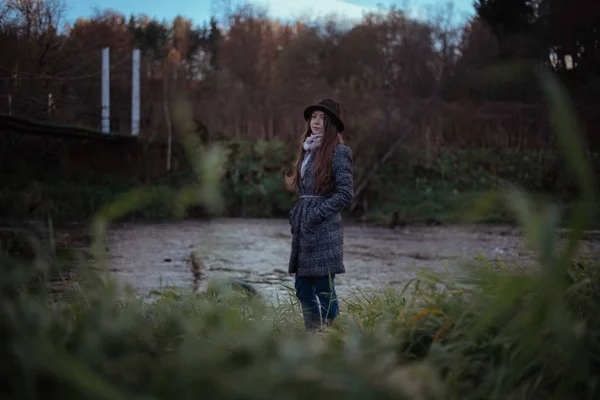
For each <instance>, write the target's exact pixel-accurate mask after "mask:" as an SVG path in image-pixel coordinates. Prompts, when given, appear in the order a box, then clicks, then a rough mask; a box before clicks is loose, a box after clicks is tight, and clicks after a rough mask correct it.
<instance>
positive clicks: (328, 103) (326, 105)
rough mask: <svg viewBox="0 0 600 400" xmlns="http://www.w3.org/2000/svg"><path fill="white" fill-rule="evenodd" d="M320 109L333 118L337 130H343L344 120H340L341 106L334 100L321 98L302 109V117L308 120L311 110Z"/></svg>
mask: <svg viewBox="0 0 600 400" xmlns="http://www.w3.org/2000/svg"><path fill="white" fill-rule="evenodd" d="M315 110H320V111H323V112H325V113H327V114H328V115H329V116H330V117H331V118H332V120H333V123H334V124H335V126H336V127H337V130H338V132H340V133H341V132H343V131H344V122H343V121H342V106H340V103H338V102H337V101H335V100H332V99H323V100H321V101H320V102H318V103H317V104H314V105H312V106H308V107H306V109H305V110H304V119H305V120H306V121H308V119H309V118H310V116H311V115H312V113H313V111H315Z"/></svg>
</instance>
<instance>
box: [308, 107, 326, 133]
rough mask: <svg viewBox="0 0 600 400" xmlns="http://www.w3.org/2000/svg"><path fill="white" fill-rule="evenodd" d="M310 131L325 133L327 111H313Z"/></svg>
mask: <svg viewBox="0 0 600 400" xmlns="http://www.w3.org/2000/svg"><path fill="white" fill-rule="evenodd" d="M310 131H311V132H312V133H315V134H317V135H319V134H323V133H325V113H324V112H323V111H313V113H312V116H311V117H310Z"/></svg>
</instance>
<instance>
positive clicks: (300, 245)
mask: <svg viewBox="0 0 600 400" xmlns="http://www.w3.org/2000/svg"><path fill="white" fill-rule="evenodd" d="M352 167H353V161H352V150H351V149H350V148H349V147H348V146H346V145H344V144H338V145H336V147H335V149H334V151H333V159H332V173H333V179H332V190H331V191H330V192H329V194H327V195H326V196H318V195H316V194H315V190H316V180H315V171H314V157H311V159H310V160H309V161H308V164H307V166H306V170H305V172H304V175H303V176H302V177H301V179H300V182H299V183H298V189H297V190H298V194H299V195H300V198H299V200H298V202H297V203H296V204H295V205H294V207H293V208H292V209H291V211H290V214H289V220H290V226H291V229H292V251H291V255H290V263H289V269H288V271H289V272H290V273H294V274H296V276H301V277H323V276H328V275H329V274H331V275H335V274H342V273H344V272H346V269H345V267H344V232H343V226H342V216H341V214H340V211H342V210H343V209H344V208H345V207H346V206H348V205H349V204H350V203H351V202H352V199H353V197H354V180H353V176H352Z"/></svg>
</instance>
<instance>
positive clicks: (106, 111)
mask: <svg viewBox="0 0 600 400" xmlns="http://www.w3.org/2000/svg"><path fill="white" fill-rule="evenodd" d="M102 133H107V134H108V133H110V63H109V48H108V47H105V48H103V49H102Z"/></svg>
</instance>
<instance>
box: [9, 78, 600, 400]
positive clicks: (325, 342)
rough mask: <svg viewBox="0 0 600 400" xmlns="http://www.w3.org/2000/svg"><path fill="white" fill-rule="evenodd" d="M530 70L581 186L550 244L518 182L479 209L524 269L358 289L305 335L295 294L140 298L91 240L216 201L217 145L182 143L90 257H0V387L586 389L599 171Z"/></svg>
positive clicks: (55, 390) (31, 393) (169, 393)
mask: <svg viewBox="0 0 600 400" xmlns="http://www.w3.org/2000/svg"><path fill="white" fill-rule="evenodd" d="M540 75H541V76H540V79H541V82H542V83H543V89H544V90H545V93H546V94H547V96H548V104H549V108H550V115H552V116H553V117H554V119H553V126H554V131H555V132H556V133H557V137H558V139H559V141H560V142H561V143H562V146H563V148H564V149H565V156H566V158H567V160H568V161H569V167H570V168H571V169H572V173H573V179H574V180H576V181H577V182H578V185H579V188H580V192H581V202H580V206H579V207H575V208H573V210H572V215H570V216H569V221H570V227H571V229H570V231H569V233H568V236H567V241H566V243H565V244H564V245H560V243H559V242H558V239H557V235H556V232H555V231H556V229H555V228H556V227H557V226H559V223H560V222H561V221H560V213H559V212H558V211H557V209H556V208H555V207H553V206H552V205H551V204H539V203H534V202H533V201H532V200H530V198H529V197H528V196H526V194H524V193H523V192H522V191H520V190H519V189H518V188H509V189H507V190H506V191H504V192H502V193H493V194H491V195H490V196H488V197H487V198H486V199H485V200H486V201H485V202H484V203H482V204H481V205H480V206H481V207H480V209H485V207H487V206H490V205H493V204H494V203H495V202H497V201H498V200H499V199H500V200H501V201H503V202H505V204H506V205H507V206H509V207H510V208H511V210H513V212H514V213H515V215H516V216H517V217H518V219H519V221H520V223H521V226H522V227H523V229H524V231H525V232H526V238H527V241H528V244H529V245H530V246H532V247H533V248H535V249H536V251H537V255H538V261H539V264H540V266H541V268H540V269H539V271H537V272H536V273H530V274H525V275H515V274H514V273H510V272H508V270H505V269H502V268H501V269H500V270H497V268H492V266H491V265H489V264H487V263H485V262H484V261H482V262H480V263H478V264H477V265H475V266H473V265H471V266H465V267H464V269H463V271H461V272H462V273H461V275H460V276H452V275H448V276H435V275H424V276H423V277H421V278H419V279H415V280H413V281H411V282H408V283H407V285H406V287H405V290H404V291H401V292H397V291H393V290H389V289H388V290H382V291H380V292H375V293H356V294H355V295H354V296H351V297H349V298H347V299H344V302H343V307H342V310H343V314H342V315H341V317H340V318H339V320H338V321H337V322H336V323H335V324H334V325H333V326H332V327H330V328H328V329H327V330H326V331H325V332H323V333H321V334H318V335H314V334H308V333H306V332H304V331H303V329H302V322H301V320H300V312H299V309H298V307H297V304H296V303H295V301H294V300H293V298H292V297H290V300H289V301H286V302H281V303H279V304H275V305H272V304H267V303H263V302H262V301H261V300H260V299H259V298H253V297H248V296H247V295H246V294H245V293H244V292H237V291H232V290H229V289H228V288H227V287H226V286H220V285H216V284H213V285H210V286H209V289H208V290H207V291H206V292H203V293H192V292H185V291H183V290H180V291H174V290H166V291H163V292H162V293H161V294H160V295H159V296H158V297H157V298H156V299H155V301H153V302H149V303H148V302H144V301H142V300H141V299H140V298H138V297H137V296H136V295H135V294H134V293H131V292H128V291H127V290H123V287H122V286H121V285H120V284H119V283H118V282H116V281H114V280H113V279H112V278H111V277H110V276H109V275H108V274H107V273H106V272H105V271H106V269H105V267H106V253H105V245H104V235H105V233H106V229H107V228H108V226H109V223H110V221H111V220H113V219H114V218H118V217H119V216H122V215H124V214H125V213H127V212H131V211H133V210H135V209H136V207H140V206H144V205H148V204H152V203H153V202H155V201H164V200H165V199H167V200H168V201H169V202H170V203H169V204H171V205H172V210H173V213H174V215H179V216H181V215H183V214H184V213H185V210H186V208H187V207H189V206H190V205H194V204H201V205H203V206H205V207H217V206H218V205H219V203H220V198H219V188H218V182H219V179H218V170H219V165H220V162H221V160H222V158H221V157H220V153H219V150H218V149H204V148H202V147H201V146H200V145H199V144H198V143H195V142H190V143H188V150H189V151H190V158H191V159H192V160H194V161H197V163H196V164H195V168H196V172H197V174H198V181H197V182H195V183H194V184H193V185H192V186H190V187H187V188H184V189H183V190H181V191H167V192H156V191H133V192H131V193H129V194H128V195H127V196H126V197H124V198H122V199H120V201H118V202H116V203H112V204H110V205H108V206H106V207H105V208H104V209H103V210H102V211H101V212H100V213H99V214H98V216H97V217H96V219H95V220H94V223H93V226H92V233H93V236H94V246H93V248H92V255H93V261H88V260H84V261H83V262H80V263H79V264H81V265H83V266H82V267H81V268H75V267H74V260H75V259H76V254H73V255H71V256H70V257H69V258H68V259H61V258H58V257H57V256H56V255H55V253H54V252H53V251H52V249H51V248H50V249H44V248H43V247H40V248H39V249H38V253H37V256H36V257H35V258H34V259H33V260H26V261H19V260H16V259H9V258H8V257H3V259H2V260H1V262H2V269H1V270H0V275H1V276H0V316H1V318H0V334H1V335H2V341H1V343H0V353H1V355H2V364H1V366H0V371H1V373H2V378H3V382H5V384H4V385H3V386H2V388H1V389H0V391H1V392H2V397H3V398H14V399H17V398H19V399H21V398H22V399H33V398H48V399H51V398H57V399H59V398H60V399H64V398H85V399H88V398H89V399H158V398H165V399H167V398H168V399H186V398H190V399H191V398H194V399H195V398H200V397H203V398H222V399H266V398H282V399H304V398H309V397H319V398H324V397H326V396H332V397H334V398H348V399H352V398H356V399H386V398H390V399H392V398H394V399H399V398H400V399H401V398H407V399H409V398H410V399H520V398H527V399H549V398H553V399H556V398H577V399H586V398H587V399H591V398H596V397H598V396H599V395H600V393H599V389H598V385H597V380H598V376H600V375H599V372H600V348H599V347H600V321H599V320H598V318H597V317H596V316H597V315H598V314H599V313H600V291H599V290H598V288H599V284H600V269H598V265H597V264H598V263H597V260H595V259H591V260H581V259H580V258H579V256H578V243H579V240H580V238H581V237H582V234H583V232H584V230H585V229H586V227H587V225H586V224H587V223H588V222H589V221H590V220H591V216H592V215H593V213H594V212H596V210H595V209H593V208H592V205H593V204H595V200H596V187H595V182H596V181H595V178H594V177H593V176H591V171H590V170H589V168H588V167H587V165H588V164H587V162H586V158H585V157H586V152H585V151H584V147H585V146H584V144H582V143H580V142H579V138H580V137H581V136H580V135H579V132H578V130H579V128H578V124H577V120H576V119H575V117H574V114H573V112H572V110H571V107H570V105H569V103H568V102H567V101H566V95H565V94H564V93H562V90H561V88H560V87H559V86H558V84H557V83H556V82H555V81H554V78H553V77H552V76H550V75H547V74H545V73H540ZM178 110H180V111H181V112H185V110H186V108H185V106H184V105H181V106H180V107H178ZM179 120H180V121H185V120H186V118H185V115H184V116H180V118H179ZM157 193H161V195H160V196H157ZM65 266H68V267H69V268H70V269H71V271H72V273H73V274H74V277H75V278H74V281H73V282H72V284H71V285H70V286H69V287H68V289H67V290H66V291H64V292H61V293H60V294H57V293H55V292H54V291H52V290H51V288H52V287H53V286H52V285H50V284H49V281H50V280H52V279H56V276H61V274H62V273H64V272H62V271H64V267H65ZM440 289H443V290H440Z"/></svg>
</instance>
